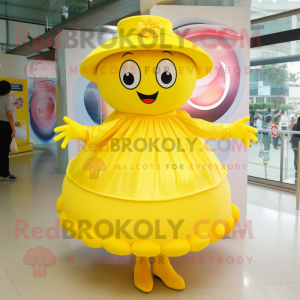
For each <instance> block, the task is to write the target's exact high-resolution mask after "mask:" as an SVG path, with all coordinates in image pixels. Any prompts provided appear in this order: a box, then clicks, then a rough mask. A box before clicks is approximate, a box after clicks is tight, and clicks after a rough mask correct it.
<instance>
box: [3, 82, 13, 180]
mask: <svg viewBox="0 0 300 300" xmlns="http://www.w3.org/2000/svg"><path fill="white" fill-rule="evenodd" d="M10 90H11V85H10V83H9V82H7V81H4V80H2V81H0V177H3V179H2V180H5V181H14V180H16V179H17V177H16V176H14V175H11V174H10V173H9V158H8V155H9V146H10V143H11V141H12V139H13V138H14V137H15V135H16V129H15V122H16V111H15V108H14V106H13V103H12V101H11V100H10V99H9V98H8V97H9V92H10Z"/></svg>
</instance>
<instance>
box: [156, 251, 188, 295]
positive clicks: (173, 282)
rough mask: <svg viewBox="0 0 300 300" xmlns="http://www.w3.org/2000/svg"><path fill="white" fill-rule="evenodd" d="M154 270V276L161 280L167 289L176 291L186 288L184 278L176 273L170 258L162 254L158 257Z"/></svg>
mask: <svg viewBox="0 0 300 300" xmlns="http://www.w3.org/2000/svg"><path fill="white" fill-rule="evenodd" d="M152 268H153V274H154V276H156V277H158V278H159V279H161V280H162V281H163V283H164V284H165V285H166V286H167V287H169V288H171V289H174V290H183V289H184V288H185V283H184V280H183V278H182V277H181V276H180V275H178V274H177V273H176V272H175V270H174V268H173V267H172V265H171V263H170V261H169V257H168V256H166V255H164V254H162V253H161V254H159V255H158V256H156V257H155V258H154V262H153V267H152Z"/></svg>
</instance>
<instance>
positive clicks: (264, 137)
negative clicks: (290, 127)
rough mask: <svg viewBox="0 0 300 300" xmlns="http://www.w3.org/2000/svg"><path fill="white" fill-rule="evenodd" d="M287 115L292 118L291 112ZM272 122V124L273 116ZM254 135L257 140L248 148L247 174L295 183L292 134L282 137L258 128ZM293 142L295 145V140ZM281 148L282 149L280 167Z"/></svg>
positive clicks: (294, 152) (295, 155) (295, 153)
mask: <svg viewBox="0 0 300 300" xmlns="http://www.w3.org/2000/svg"><path fill="white" fill-rule="evenodd" d="M289 117H290V118H291V119H293V118H294V117H293V116H291V114H290V115H289ZM265 118H266V116H265V117H264V119H265ZM275 118H276V117H275ZM272 124H274V116H273V118H272ZM258 130H259V129H258ZM256 136H257V137H258V139H259V141H258V142H257V143H256V144H254V143H252V144H251V147H250V148H249V150H248V175H250V176H254V177H258V178H263V179H269V180H274V181H279V182H280V179H281V178H282V182H285V183H289V184H295V178H296V177H295V176H296V174H295V171H296V169H295V168H296V162H297V152H298V150H297V147H294V146H293V144H292V143H291V139H292V137H291V136H292V135H291V134H290V133H287V134H284V135H283V138H282V136H281V134H279V135H278V136H277V137H275V136H272V135H271V133H270V132H261V131H260V130H259V133H258V134H256ZM294 144H296V145H297V141H296V140H295V141H294ZM281 148H282V149H283V160H282V169H281V151H282V150H281ZM295 157H296V160H295Z"/></svg>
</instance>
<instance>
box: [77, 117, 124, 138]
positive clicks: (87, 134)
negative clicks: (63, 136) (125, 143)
mask: <svg viewBox="0 0 300 300" xmlns="http://www.w3.org/2000/svg"><path fill="white" fill-rule="evenodd" d="M120 121H121V118H120V117H119V116H118V113H117V112H116V111H114V112H113V113H112V114H110V115H109V117H108V118H107V119H105V121H104V122H103V123H102V124H100V125H97V126H83V127H84V129H83V130H84V133H83V139H82V141H83V142H85V143H99V142H102V141H103V142H105V140H106V139H108V138H109V137H110V136H111V135H112V134H113V133H114V132H115V131H116V129H117V128H119V127H120V126H121V124H122V122H120Z"/></svg>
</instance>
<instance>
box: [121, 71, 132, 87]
mask: <svg viewBox="0 0 300 300" xmlns="http://www.w3.org/2000/svg"><path fill="white" fill-rule="evenodd" d="M123 80H124V83H125V84H126V85H132V84H133V82H134V77H133V75H132V74H131V73H129V72H127V73H125V75H124V76H123Z"/></svg>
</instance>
